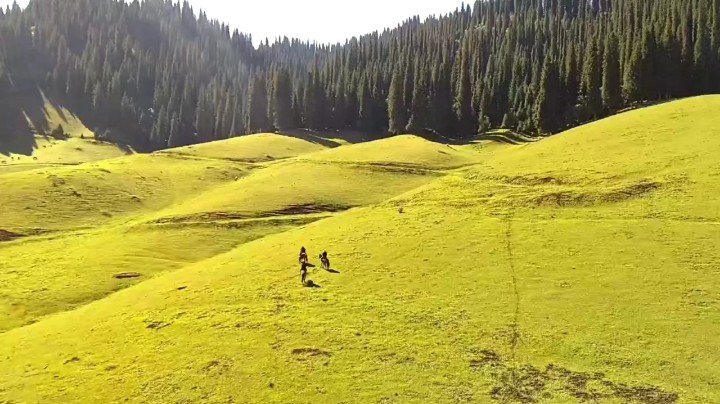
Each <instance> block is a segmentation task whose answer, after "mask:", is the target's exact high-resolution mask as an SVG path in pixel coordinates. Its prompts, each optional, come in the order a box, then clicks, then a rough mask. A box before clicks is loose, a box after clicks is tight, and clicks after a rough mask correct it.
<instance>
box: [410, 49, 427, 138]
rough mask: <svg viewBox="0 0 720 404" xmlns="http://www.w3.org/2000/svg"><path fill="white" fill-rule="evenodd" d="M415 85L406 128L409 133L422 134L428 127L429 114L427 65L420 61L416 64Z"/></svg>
mask: <svg viewBox="0 0 720 404" xmlns="http://www.w3.org/2000/svg"><path fill="white" fill-rule="evenodd" d="M414 81H415V85H414V88H413V97H412V105H411V108H410V122H408V124H407V126H406V127H405V130H406V131H407V132H408V133H413V134H422V133H423V132H424V131H425V130H426V128H427V116H428V110H427V109H428V100H427V96H428V80H427V77H426V70H425V66H424V65H422V64H421V63H420V62H418V65H417V66H415V80H414Z"/></svg>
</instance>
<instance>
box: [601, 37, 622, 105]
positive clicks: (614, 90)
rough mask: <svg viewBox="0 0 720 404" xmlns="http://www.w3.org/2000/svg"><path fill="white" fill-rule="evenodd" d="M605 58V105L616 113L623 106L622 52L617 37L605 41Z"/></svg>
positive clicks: (603, 92) (603, 97)
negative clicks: (621, 83) (621, 82)
mask: <svg viewBox="0 0 720 404" xmlns="http://www.w3.org/2000/svg"><path fill="white" fill-rule="evenodd" d="M603 56H604V57H603V68H602V72H603V76H602V77H603V81H602V99H603V105H604V106H605V109H606V110H608V111H616V110H617V109H618V108H619V107H620V105H621V104H622V94H621V85H620V81H621V80H620V50H619V46H618V41H617V38H616V37H615V35H610V37H609V38H608V39H607V40H606V41H605V52H604V53H603Z"/></svg>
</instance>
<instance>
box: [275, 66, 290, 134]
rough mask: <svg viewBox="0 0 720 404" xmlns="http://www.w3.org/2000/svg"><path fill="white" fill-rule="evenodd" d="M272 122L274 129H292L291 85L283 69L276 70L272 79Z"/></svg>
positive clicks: (287, 74)
mask: <svg viewBox="0 0 720 404" xmlns="http://www.w3.org/2000/svg"><path fill="white" fill-rule="evenodd" d="M272 100H273V122H274V124H275V128H277V129H279V130H287V129H290V128H291V127H292V118H293V116H292V83H291V82H290V74H289V73H288V72H287V70H285V69H278V70H277V71H276V72H275V77H274V79H273V97H272Z"/></svg>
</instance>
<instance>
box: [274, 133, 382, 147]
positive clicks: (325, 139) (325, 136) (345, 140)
mask: <svg viewBox="0 0 720 404" xmlns="http://www.w3.org/2000/svg"><path fill="white" fill-rule="evenodd" d="M277 133H278V134H279V135H283V136H288V137H294V138H296V139H301V140H304V141H306V142H310V143H314V144H319V145H321V146H324V147H327V148H331V149H334V148H336V147H340V146H343V145H345V144H357V143H365V142H370V141H373V140H377V139H382V138H384V137H385V136H376V135H373V134H369V133H366V132H360V131H355V130H339V131H333V130H309V129H289V130H285V131H281V132H277Z"/></svg>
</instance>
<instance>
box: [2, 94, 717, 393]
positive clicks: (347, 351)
mask: <svg viewBox="0 0 720 404" xmlns="http://www.w3.org/2000/svg"><path fill="white" fill-rule="evenodd" d="M718 108H720V97H718V96H708V97H699V98H690V99H685V100H681V101H677V102H672V103H666V104H663V105H659V106H655V107H651V108H646V109H641V110H636V111H632V112H628V113H625V114H622V115H618V116H615V117H612V118H609V119H606V120H603V121H599V122H596V123H593V124H590V125H587V126H583V127H580V128H576V129H573V130H571V131H568V132H566V133H563V134H560V135H557V136H555V137H552V138H548V139H545V140H542V141H539V142H535V143H529V144H523V145H492V146H489V145H487V144H484V143H483V144H478V145H464V146H447V145H440V144H435V143H431V142H427V141H425V140H422V139H419V138H415V137H410V136H401V137H396V138H391V139H385V140H380V141H376V142H371V143H365V144H357V145H347V146H342V147H338V148H335V149H331V150H321V149H320V148H316V146H315V145H306V144H298V143H296V139H294V140H288V139H285V138H282V137H277V136H272V135H264V136H262V137H259V138H252V139H249V140H247V141H249V142H253V143H252V146H251V147H250V146H248V147H247V148H246V147H245V146H243V145H242V143H243V139H235V140H232V141H230V142H228V143H218V144H214V145H209V146H207V148H205V147H203V148H200V147H196V148H195V149H190V150H188V149H184V150H183V149H181V150H175V151H171V152H169V153H160V154H153V155H144V156H129V157H122V158H119V159H114V160H108V161H103V162H99V163H91V164H85V165H80V166H77V167H71V168H56V169H48V170H46V171H42V170H40V171H29V172H23V173H16V174H7V175H4V176H0V181H2V184H0V185H1V186H2V187H3V189H6V188H9V189H14V190H15V189H16V190H18V191H17V192H14V193H13V194H12V195H7V196H6V195H5V194H3V195H2V198H3V200H0V204H1V205H2V206H3V207H7V208H6V209H4V210H3V213H0V214H2V215H3V216H1V217H0V223H2V226H4V227H3V230H5V231H4V232H0V234H4V235H5V236H3V237H4V239H5V240H6V241H4V242H0V256H2V258H3V259H2V260H0V284H3V285H10V287H9V288H3V289H2V291H0V401H2V400H4V401H8V402H48V401H52V402H78V403H88V402H98V403H101V402H102V403H105V402H137V403H146V402H257V403H267V402H308V403H309V402H318V401H320V402H348V403H349V402H385V403H389V402H402V403H408V402H411V403H412V402H416V403H426V402H493V401H497V402H552V403H557V402H568V403H571V402H578V401H588V402H602V403H621V402H622V403H624V402H635V403H675V402H682V403H707V402H717V401H720V394H719V393H718V392H719V391H720V389H718V386H719V385H720V355H718V354H717V353H716V347H717V346H719V345H720V337H719V335H720V276H718V275H720V273H719V271H720V198H718V197H717V195H719V194H720V178H719V177H718V176H720V161H719V160H718V159H717V156H718V152H720V129H718V128H717V125H716V119H715V118H714V114H715V111H717V110H718ZM265 142H267V143H265ZM291 143H292V145H290V144H291ZM265 144H267V145H268V146H264V145H265ZM271 145H272V146H271ZM296 147H297V148H296ZM274 148H279V149H280V150H278V149H274ZM288 148H289V149H290V150H288ZM295 148H296V149H295ZM293 149H294V150H295V151H293ZM259 150H262V152H259ZM263 155H264V156H265V157H263ZM267 156H272V157H273V158H269V157H267ZM209 167H212V168H209ZM102 170H107V171H109V172H110V173H106V172H104V171H102ZM53 177H57V178H61V179H63V180H64V183H62V184H58V185H54V183H53V180H52V178H53ZM123 178H126V179H127V181H123ZM71 189H72V190H74V191H77V194H79V195H75V194H74V193H73V192H72V191H71ZM101 195H104V196H105V197H103V198H101V197H100V196H101ZM131 195H135V196H137V197H138V199H139V201H138V200H135V199H134V198H132V197H131ZM44 200H47V201H48V202H47V204H46V207H42V204H41V202H42V201H44ZM6 211H9V213H4V212H6ZM53 212H56V213H53ZM73 212H74V213H73ZM103 212H107V213H108V214H109V215H104V214H103ZM12 235H15V236H12ZM303 245H304V246H306V247H307V248H308V249H309V251H310V257H311V261H313V262H314V263H315V264H319V263H318V262H315V261H317V259H314V258H315V257H317V254H319V253H320V252H321V251H323V250H327V251H328V252H329V253H330V259H331V260H332V264H333V265H332V268H333V270H332V271H324V270H322V269H317V268H316V269H313V270H312V272H311V273H310V279H312V281H313V283H314V284H315V285H316V287H315V288H305V287H302V286H301V285H300V280H299V276H298V275H299V274H298V268H297V267H298V266H297V261H296V259H297V258H296V257H297V252H298V250H299V248H300V246H303ZM124 271H136V272H139V273H140V274H141V277H140V278H137V279H134V280H130V281H125V280H117V279H114V278H113V275H114V274H117V273H119V272H124ZM108 386H113V388H111V389H108Z"/></svg>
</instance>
